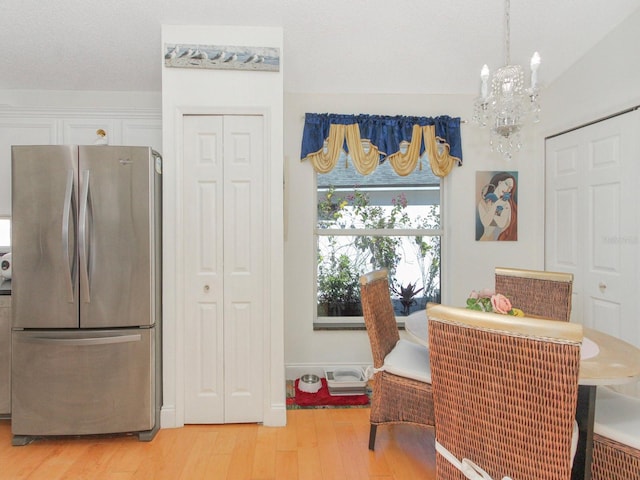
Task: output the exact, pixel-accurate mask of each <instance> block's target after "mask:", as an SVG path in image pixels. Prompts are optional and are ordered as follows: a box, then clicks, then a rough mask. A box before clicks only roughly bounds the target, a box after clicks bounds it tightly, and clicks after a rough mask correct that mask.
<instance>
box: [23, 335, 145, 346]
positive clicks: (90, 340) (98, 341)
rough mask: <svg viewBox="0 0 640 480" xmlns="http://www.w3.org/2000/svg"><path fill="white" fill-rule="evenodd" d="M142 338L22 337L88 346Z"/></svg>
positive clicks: (133, 340)
mask: <svg viewBox="0 0 640 480" xmlns="http://www.w3.org/2000/svg"><path fill="white" fill-rule="evenodd" d="M141 340H142V335H140V334H131V335H118V336H114V337H86V338H56V337H46V336H44V337H37V336H30V337H24V338H22V339H21V341H22V342H25V343H37V344H47V345H61V346H87V345H110V344H114V343H130V342H139V341H141Z"/></svg>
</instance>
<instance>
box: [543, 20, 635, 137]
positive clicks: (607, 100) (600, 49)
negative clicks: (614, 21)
mask: <svg viewBox="0 0 640 480" xmlns="http://www.w3.org/2000/svg"><path fill="white" fill-rule="evenodd" d="M638 45H640V9H639V10H638V11H636V12H635V13H634V14H633V15H631V16H630V17H628V18H627V19H626V20H625V21H624V22H623V23H622V24H620V25H619V26H618V28H616V29H615V30H613V31H612V32H611V33H609V34H608V35H607V36H606V37H605V38H604V39H602V41H601V42H600V43H598V44H597V45H596V46H595V47H594V48H592V49H591V50H590V51H589V52H587V54H586V55H585V56H584V57H582V58H581V59H580V60H579V61H578V62H576V63H575V64H574V65H571V66H569V68H568V69H567V71H566V72H565V73H564V74H563V75H562V76H561V77H559V78H558V79H557V80H556V81H555V82H553V83H552V84H551V85H549V86H548V88H546V89H545V91H544V96H543V105H542V108H543V112H542V124H543V128H542V130H541V131H542V133H543V134H544V135H545V136H546V135H552V134H555V133H559V132H562V131H564V130H567V129H569V128H574V127H577V126H579V125H582V124H585V123H587V122H591V121H594V120H597V119H599V118H602V117H605V116H607V115H611V114H614V113H617V112H620V111H622V110H625V109H627V108H630V107H634V106H637V105H640V55H639V54H638Z"/></svg>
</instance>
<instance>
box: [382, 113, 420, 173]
mask: <svg viewBox="0 0 640 480" xmlns="http://www.w3.org/2000/svg"><path fill="white" fill-rule="evenodd" d="M421 143H422V130H421V129H420V126H419V125H414V126H413V129H412V131H411V143H410V144H409V146H408V147H407V151H406V152H404V153H402V152H399V151H398V152H396V153H394V154H391V155H389V157H388V160H389V162H390V163H391V166H392V167H393V169H394V170H395V171H396V173H397V174H398V175H400V176H402V177H406V176H407V175H409V174H410V173H411V172H413V171H414V170H415V169H416V165H417V164H418V159H419V157H420V145H421Z"/></svg>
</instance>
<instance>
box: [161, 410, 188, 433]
mask: <svg viewBox="0 0 640 480" xmlns="http://www.w3.org/2000/svg"><path fill="white" fill-rule="evenodd" d="M178 427H184V425H178V424H177V422H176V409H175V407H174V406H173V405H169V406H165V405H163V406H162V409H161V410H160V428H178Z"/></svg>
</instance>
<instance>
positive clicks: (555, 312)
mask: <svg viewBox="0 0 640 480" xmlns="http://www.w3.org/2000/svg"><path fill="white" fill-rule="evenodd" d="M495 276H496V279H495V291H496V292H497V293H501V294H503V295H505V296H506V297H507V298H508V299H509V300H511V304H512V305H513V306H514V307H515V308H519V309H520V310H522V311H523V312H524V313H525V315H527V316H533V317H543V318H548V319H550V320H560V321H565V322H568V321H569V320H570V317H571V292H572V289H573V275H572V274H571V273H563V272H546V271H539V270H521V269H517V268H503V267H497V268H496V269H495Z"/></svg>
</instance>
